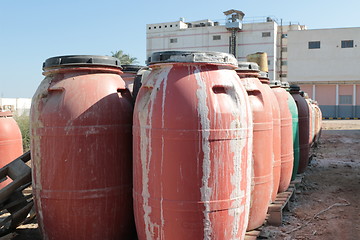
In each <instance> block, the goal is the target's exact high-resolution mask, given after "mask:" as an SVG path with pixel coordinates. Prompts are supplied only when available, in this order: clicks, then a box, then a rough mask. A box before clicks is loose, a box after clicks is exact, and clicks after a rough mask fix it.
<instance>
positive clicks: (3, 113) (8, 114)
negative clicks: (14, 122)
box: [0, 111, 14, 117]
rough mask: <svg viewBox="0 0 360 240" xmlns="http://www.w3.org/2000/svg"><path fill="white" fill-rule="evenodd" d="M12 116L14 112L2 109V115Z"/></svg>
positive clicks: (0, 114) (0, 115) (0, 113)
mask: <svg viewBox="0 0 360 240" xmlns="http://www.w3.org/2000/svg"><path fill="white" fill-rule="evenodd" d="M12 116H14V114H13V113H12V112H10V111H4V112H1V111H0V117H12Z"/></svg>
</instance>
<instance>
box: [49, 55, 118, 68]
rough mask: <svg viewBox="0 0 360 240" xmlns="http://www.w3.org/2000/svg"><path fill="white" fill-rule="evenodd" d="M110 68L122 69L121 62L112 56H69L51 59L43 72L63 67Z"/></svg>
mask: <svg viewBox="0 0 360 240" xmlns="http://www.w3.org/2000/svg"><path fill="white" fill-rule="evenodd" d="M79 65H80V66H110V67H118V68H121V65H120V60H119V59H118V58H114V57H110V56H98V55H67V56H57V57H51V58H48V59H46V60H45V62H44V63H43V70H45V69H49V68H55V67H61V66H79Z"/></svg>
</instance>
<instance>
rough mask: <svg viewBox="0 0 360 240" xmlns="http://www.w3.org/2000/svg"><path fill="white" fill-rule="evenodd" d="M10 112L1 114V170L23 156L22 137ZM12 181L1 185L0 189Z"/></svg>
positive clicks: (6, 181)
mask: <svg viewBox="0 0 360 240" xmlns="http://www.w3.org/2000/svg"><path fill="white" fill-rule="evenodd" d="M12 116H13V114H12V113H11V112H10V111H6V112H0V168H2V167H4V166H5V165H6V164H8V163H10V162H11V161H12V160H15V159H16V158H17V157H20V156H21V154H23V146H22V136H21V132H20V129H19V126H18V124H17V123H16V121H15V120H14V119H13V117H12ZM10 182H11V180H10V179H8V180H5V181H3V182H1V183H0V189H1V188H3V187H5V186H6V185H7V184H8V183H10Z"/></svg>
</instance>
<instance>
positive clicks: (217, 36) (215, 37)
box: [213, 35, 221, 40]
mask: <svg viewBox="0 0 360 240" xmlns="http://www.w3.org/2000/svg"><path fill="white" fill-rule="evenodd" d="M220 39H221V35H214V36H213V40H220Z"/></svg>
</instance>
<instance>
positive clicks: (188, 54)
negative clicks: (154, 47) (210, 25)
mask: <svg viewBox="0 0 360 240" xmlns="http://www.w3.org/2000/svg"><path fill="white" fill-rule="evenodd" d="M173 62H179V63H180V62H186V63H216V64H227V65H233V66H234V67H237V60H236V58H235V57H234V55H232V54H229V53H222V52H198V51H164V52H154V53H153V54H152V55H151V57H150V58H149V64H155V63H173Z"/></svg>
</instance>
